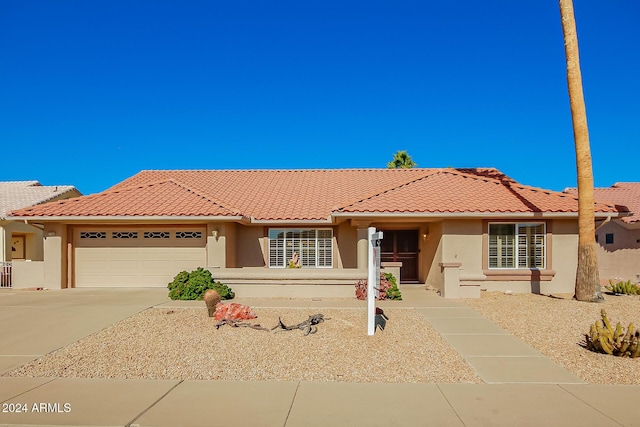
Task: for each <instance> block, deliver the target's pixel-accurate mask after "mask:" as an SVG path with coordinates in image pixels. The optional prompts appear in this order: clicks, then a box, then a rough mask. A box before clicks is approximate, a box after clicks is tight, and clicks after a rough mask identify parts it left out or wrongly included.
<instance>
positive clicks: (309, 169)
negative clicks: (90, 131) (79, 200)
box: [133, 167, 437, 176]
mask: <svg viewBox="0 0 640 427" xmlns="http://www.w3.org/2000/svg"><path fill="white" fill-rule="evenodd" d="M410 169H411V170H433V169H437V168H421V167H418V168H410ZM407 170H408V169H402V168H395V169H389V168H385V167H378V168H374V167H361V168H358V167H351V168H274V169H269V168H262V169H250V168H248V169H143V170H141V171H140V172H138V173H137V174H136V175H138V174H141V173H146V172H163V173H166V172H334V171H399V172H400V171H407ZM136 175H133V176H136Z"/></svg>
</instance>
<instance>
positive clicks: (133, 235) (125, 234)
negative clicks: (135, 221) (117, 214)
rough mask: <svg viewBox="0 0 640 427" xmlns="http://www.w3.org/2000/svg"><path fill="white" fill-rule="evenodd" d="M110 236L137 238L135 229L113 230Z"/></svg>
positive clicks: (115, 237)
mask: <svg viewBox="0 0 640 427" xmlns="http://www.w3.org/2000/svg"><path fill="white" fill-rule="evenodd" d="M111 237H112V238H114V239H137V238H138V232H137V231H113V232H112V233H111Z"/></svg>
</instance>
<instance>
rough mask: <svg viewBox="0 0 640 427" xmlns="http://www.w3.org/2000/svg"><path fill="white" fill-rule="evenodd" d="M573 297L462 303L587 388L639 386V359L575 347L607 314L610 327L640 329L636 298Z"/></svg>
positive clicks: (487, 296)
mask: <svg viewBox="0 0 640 427" xmlns="http://www.w3.org/2000/svg"><path fill="white" fill-rule="evenodd" d="M571 298H572V295H558V296H554V297H549V296H544V295H533V294H517V295H515V294H514V295H508V294H504V293H501V292H483V293H482V297H481V298H479V299H465V300H461V301H462V302H463V303H464V304H466V305H467V306H469V307H471V308H473V309H476V310H478V311H479V312H480V313H482V314H483V315H484V316H486V317H487V318H489V319H490V320H492V321H493V322H494V323H496V324H497V325H498V326H500V327H502V328H503V329H506V330H507V331H509V332H511V333H512V334H514V335H515V336H517V337H519V338H520V339H522V340H523V341H524V342H526V343H527V344H529V345H531V346H532V347H534V348H536V349H537V350H538V351H540V352H541V353H543V354H544V355H546V356H548V357H550V358H551V359H552V360H554V361H555V362H556V363H558V364H559V365H561V366H564V367H565V368H566V369H567V370H569V371H571V372H573V373H574V374H575V375H577V376H578V377H579V378H581V379H582V380H584V381H586V382H588V383H591V384H636V385H638V384H640V358H637V359H629V358H620V357H615V356H610V355H605V354H599V353H594V352H591V351H588V350H585V349H583V348H582V347H580V346H579V345H578V343H580V342H582V341H583V340H584V334H585V333H587V332H588V331H589V327H590V326H591V324H593V323H594V322H595V321H596V320H599V319H600V318H601V317H600V310H601V309H603V308H604V309H605V310H606V312H607V315H608V316H609V320H610V321H611V323H612V325H613V327H615V325H616V323H617V322H620V323H622V325H623V326H624V327H625V329H626V327H627V326H628V325H629V323H633V324H634V326H635V327H636V328H638V327H639V326H640V298H639V297H638V296H628V295H621V296H614V295H605V301H604V302H603V303H599V304H595V303H586V302H578V301H575V300H572V299H571Z"/></svg>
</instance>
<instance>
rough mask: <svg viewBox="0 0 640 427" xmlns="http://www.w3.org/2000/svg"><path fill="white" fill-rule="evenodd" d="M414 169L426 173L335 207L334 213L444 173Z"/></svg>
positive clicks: (435, 170) (438, 170) (430, 169)
mask: <svg viewBox="0 0 640 427" xmlns="http://www.w3.org/2000/svg"><path fill="white" fill-rule="evenodd" d="M412 169H424V171H425V173H423V174H421V175H419V176H417V177H414V178H412V179H409V180H408V181H404V182H402V183H400V184H398V183H396V184H393V185H392V186H389V187H387V188H385V189H383V190H377V191H376V192H375V193H370V194H368V195H367V196H364V197H358V198H357V199H356V200H354V201H352V202H350V203H347V204H345V205H343V206H334V207H333V208H331V211H333V212H336V211H340V210H342V209H345V208H348V207H350V206H353V205H355V204H356V203H360V202H362V201H365V200H371V199H373V198H374V197H377V196H380V195H382V194H384V193H388V192H390V191H393V190H396V189H398V188H401V187H405V186H407V185H409V184H413V183H414V182H417V181H420V180H422V179H424V178H427V177H429V176H431V175H437V174H438V173H440V172H441V171H442V169H439V168H412ZM389 170H393V169H389ZM396 170H398V169H396ZM404 170H407V169H404Z"/></svg>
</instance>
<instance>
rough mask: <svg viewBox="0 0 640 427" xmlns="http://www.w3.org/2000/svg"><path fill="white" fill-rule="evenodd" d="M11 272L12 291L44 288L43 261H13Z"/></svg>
mask: <svg viewBox="0 0 640 427" xmlns="http://www.w3.org/2000/svg"><path fill="white" fill-rule="evenodd" d="M12 270H13V271H12V278H11V280H12V287H13V288H14V289H24V288H41V287H45V281H44V261H15V262H14V263H13V268H12Z"/></svg>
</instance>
